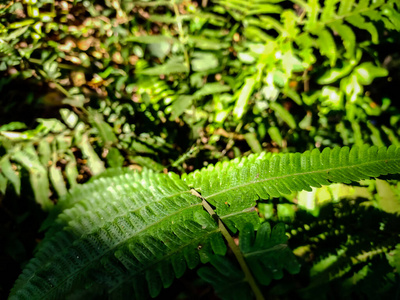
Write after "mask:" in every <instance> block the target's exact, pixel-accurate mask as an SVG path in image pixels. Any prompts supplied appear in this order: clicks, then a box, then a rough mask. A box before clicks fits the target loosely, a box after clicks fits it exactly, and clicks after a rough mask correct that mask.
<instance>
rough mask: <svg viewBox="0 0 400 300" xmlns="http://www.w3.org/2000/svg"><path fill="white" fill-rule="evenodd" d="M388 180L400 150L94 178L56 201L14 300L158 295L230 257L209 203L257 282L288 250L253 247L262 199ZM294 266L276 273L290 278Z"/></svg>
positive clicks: (264, 158) (265, 158)
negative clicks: (189, 273)
mask: <svg viewBox="0 0 400 300" xmlns="http://www.w3.org/2000/svg"><path fill="white" fill-rule="evenodd" d="M390 173H400V148H396V147H394V146H391V147H389V148H379V149H378V148H377V147H375V146H372V147H369V146H363V147H353V148H352V149H349V148H347V147H344V148H334V149H332V150H331V149H324V151H322V153H321V152H320V151H319V150H313V151H311V152H309V151H307V152H305V153H303V154H300V153H294V154H279V155H272V154H270V153H269V154H266V153H262V154H260V155H252V156H249V157H247V158H243V159H236V160H233V161H231V162H225V163H218V164H216V165H215V166H210V167H208V168H206V169H203V170H201V171H196V172H194V173H191V174H188V175H184V176H182V179H183V180H182V179H180V178H179V177H178V176H177V175H175V174H169V175H165V174H155V173H153V172H143V173H135V172H132V173H125V174H120V175H117V176H115V177H102V178H98V179H97V180H94V181H93V182H91V183H88V184H86V185H83V186H80V187H78V188H76V189H73V190H72V191H71V192H70V193H69V194H68V195H67V196H66V197H65V198H63V199H61V200H60V202H59V204H58V205H57V207H59V209H60V210H62V211H61V212H60V213H59V214H58V215H57V213H56V214H55V216H53V217H54V218H55V221H54V222H53V224H52V226H51V229H50V230H49V232H48V233H47V234H46V236H45V239H44V241H43V242H42V243H41V245H40V247H39V248H38V251H37V253H36V255H35V258H34V259H32V260H31V261H30V262H29V263H28V265H27V266H26V268H25V270H24V271H23V273H22V275H21V276H20V277H19V279H18V280H17V282H16V284H15V286H14V288H13V289H12V291H11V295H10V299H60V298H66V297H68V296H71V297H78V296H80V297H89V296H90V297H94V298H96V297H99V296H106V297H108V298H116V299H121V298H126V296H129V297H131V296H132V295H134V294H135V295H136V298H137V299H141V298H142V295H146V294H148V293H149V294H150V295H151V296H153V297H154V296H156V295H157V294H158V293H159V292H160V290H161V288H163V287H168V286H169V285H170V284H171V283H172V281H173V279H174V278H175V277H179V276H182V274H183V273H184V272H185V270H186V268H187V267H188V268H194V267H196V266H197V265H198V264H199V263H200V262H203V263H205V262H208V261H209V260H210V255H212V254H213V253H214V254H217V255H224V254H225V252H226V245H225V243H224V241H223V239H222V235H221V231H222V229H221V228H220V227H219V226H217V224H216V222H215V221H214V220H213V218H212V217H211V216H210V214H211V213H210V212H209V211H208V210H210V209H211V208H210V207H208V210H207V212H209V213H210V214H209V213H207V212H206V211H205V210H204V208H203V205H202V204H203V202H205V201H206V202H208V203H210V204H211V205H214V206H215V208H216V210H215V212H216V214H217V217H218V218H219V219H221V220H222V221H223V222H224V223H225V224H226V225H227V226H229V228H230V229H231V230H232V231H235V230H236V228H239V229H242V230H243V231H245V233H244V234H245V235H244V238H245V239H244V240H243V238H242V242H241V243H242V244H243V246H242V247H243V248H242V251H243V254H244V256H246V255H247V256H248V257H249V258H248V259H249V264H250V265H252V264H254V265H255V264H256V263H255V261H257V262H259V263H261V264H263V265H264V266H265V269H263V270H256V271H255V274H258V277H262V276H266V275H265V274H266V273H268V268H269V267H270V265H268V262H265V261H263V260H262V259H263V257H264V256H265V255H266V254H267V253H268V249H267V248H269V247H270V246H271V245H275V244H274V243H278V244H279V245H281V244H283V243H284V238H283V235H284V234H283V232H280V233H279V232H278V233H279V234H274V233H272V238H271V239H270V240H269V242H268V238H267V237H268V235H269V234H268V232H269V231H268V230H266V229H265V226H266V225H263V226H264V227H263V226H262V227H261V229H260V232H259V233H258V235H257V238H256V242H255V243H254V244H253V243H252V242H251V235H250V232H251V230H250V228H251V226H253V227H254V228H257V227H259V218H258V214H257V212H256V211H255V209H254V207H255V204H256V200H258V199H259V198H262V199H267V198H270V197H277V196H280V195H284V194H287V193H290V192H292V191H300V190H303V189H304V190H310V189H311V187H312V186H320V185H322V184H330V183H331V182H344V183H350V182H351V181H357V180H360V179H366V178H370V177H377V176H380V175H385V174H390ZM191 188H195V189H196V191H195V192H192V190H191ZM200 194H201V195H200ZM196 195H198V196H196ZM219 223H220V221H219ZM247 223H250V224H251V225H246V224H247ZM225 231H226V230H225ZM246 232H247V233H248V234H246ZM225 234H228V233H225ZM228 235H229V234H228ZM274 236H275V237H276V236H278V238H277V240H274V238H273V237H274ZM249 237H250V238H249ZM246 238H247V241H246ZM264 238H265V240H266V241H265V242H258V241H259V240H264ZM249 241H250V242H249ZM285 241H286V240H285ZM200 250H201V251H200ZM257 251H261V252H260V253H262V255H261V256H262V257H261V256H259V255H258V254H257V253H258V252H257ZM282 253H284V252H282ZM267 256H268V255H267ZM284 258H285V259H286V258H287V254H285V255H283V256H282V257H281V258H280V259H284ZM285 259H284V260H285ZM253 261H254V263H253ZM289 262H290V259H289V260H288V264H286V265H285V264H280V265H278V266H279V268H281V267H285V268H287V269H288V270H289V271H291V272H294V271H295V265H294V264H292V263H289ZM260 274H262V275H260ZM277 274H279V272H278V273H277ZM271 276H272V278H276V276H274V275H271ZM266 278H267V277H266ZM264 280H265V279H264Z"/></svg>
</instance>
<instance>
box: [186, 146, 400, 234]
mask: <svg viewBox="0 0 400 300" xmlns="http://www.w3.org/2000/svg"><path fill="white" fill-rule="evenodd" d="M399 171H400V148H396V147H395V146H390V147H389V148H384V147H382V148H378V147H376V146H372V147H370V146H367V145H364V146H362V147H357V146H355V147H353V148H351V149H350V148H348V147H343V148H339V147H337V148H333V149H330V148H326V149H324V150H323V151H322V152H320V151H319V150H318V149H314V150H313V151H311V152H310V151H306V152H305V153H303V154H300V153H289V154H278V155H272V154H270V153H268V154H266V153H262V154H260V155H250V156H249V157H247V158H242V159H235V160H233V161H230V162H223V163H217V164H216V165H215V166H208V167H207V168H204V169H202V170H201V171H195V172H193V173H190V174H184V175H183V177H182V178H183V180H184V181H185V182H186V183H187V184H188V185H189V186H190V187H192V188H195V189H196V190H198V191H199V192H200V193H201V194H202V196H203V197H204V198H205V199H206V200H207V201H208V202H209V203H211V204H212V205H214V206H215V207H216V213H217V215H218V216H219V217H220V218H221V219H222V220H223V221H224V222H225V223H226V225H227V226H228V227H229V228H230V229H231V230H234V231H235V227H236V228H238V229H240V228H241V226H242V225H243V223H240V222H239V221H238V220H239V219H241V218H242V217H243V215H249V216H251V215H252V214H253V215H254V214H255V215H256V212H254V211H253V212H252V211H251V208H252V207H254V206H255V204H256V200H258V199H260V198H261V199H268V198H271V197H279V196H281V195H285V194H290V193H291V192H295V191H301V190H307V191H311V187H321V185H328V184H330V183H332V182H341V183H351V181H359V180H361V179H367V178H371V177H378V176H380V175H386V174H393V173H397V172H399ZM247 221H249V220H247ZM250 223H253V225H256V224H257V223H256V222H255V221H254V222H250Z"/></svg>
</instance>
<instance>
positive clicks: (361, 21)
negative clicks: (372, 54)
mask: <svg viewBox="0 0 400 300" xmlns="http://www.w3.org/2000/svg"><path fill="white" fill-rule="evenodd" d="M346 21H347V22H349V23H350V24H351V25H353V26H354V27H357V28H360V29H364V30H367V31H368V32H369V33H370V34H371V40H372V42H373V43H374V44H377V43H378V41H379V36H378V30H377V29H376V27H375V26H374V25H373V24H372V23H370V22H367V21H366V20H365V18H364V17H363V16H361V15H353V16H350V17H347V18H346Z"/></svg>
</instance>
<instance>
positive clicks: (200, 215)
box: [10, 173, 226, 299]
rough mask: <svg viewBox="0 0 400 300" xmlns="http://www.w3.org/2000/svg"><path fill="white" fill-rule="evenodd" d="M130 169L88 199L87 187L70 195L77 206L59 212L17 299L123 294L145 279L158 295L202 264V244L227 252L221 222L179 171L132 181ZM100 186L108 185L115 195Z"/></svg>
mask: <svg viewBox="0 0 400 300" xmlns="http://www.w3.org/2000/svg"><path fill="white" fill-rule="evenodd" d="M126 175H127V174H125V175H122V176H117V177H116V178H101V179H98V180H97V181H95V182H93V183H91V184H88V186H89V187H88V188H87V189H86V192H88V193H89V190H91V193H92V195H94V197H89V196H88V197H85V198H86V201H82V198H80V196H81V194H80V193H79V192H78V191H79V190H80V189H76V190H75V192H73V193H71V195H70V196H69V199H66V200H65V201H66V202H68V205H71V203H75V205H74V206H73V207H71V208H68V209H65V210H64V211H63V212H62V213H61V214H60V215H59V216H58V218H57V220H56V224H57V225H56V226H55V227H54V228H57V232H54V231H50V232H51V234H49V235H48V236H46V239H45V240H44V241H43V245H41V247H40V248H39V251H38V252H37V255H36V257H35V259H33V260H32V261H31V262H30V263H29V264H28V265H27V267H26V269H25V270H24V272H23V274H22V275H21V276H20V278H19V279H18V280H17V282H16V285H15V287H14V289H13V290H12V292H11V296H10V299H60V298H65V296H66V295H72V294H73V293H78V292H84V291H85V290H87V289H88V290H91V289H95V290H98V292H99V294H98V295H97V296H99V295H102V294H104V293H108V294H109V297H114V296H115V297H117V298H118V297H122V295H121V294H120V293H121V292H126V293H127V295H133V294H134V293H139V294H140V290H139V287H141V289H143V288H145V287H146V285H143V284H142V283H141V279H142V277H143V278H146V282H147V286H148V287H147V289H148V292H147V291H146V292H145V293H144V294H147V293H150V295H151V296H153V297H154V296H156V295H157V294H158V293H159V291H160V290H161V288H162V287H168V286H169V285H170V284H171V283H172V281H173V279H174V278H175V277H179V276H182V274H183V273H184V272H185V270H186V267H189V268H194V267H195V266H196V265H197V264H198V263H199V262H200V256H199V253H198V248H201V249H203V251H205V250H208V251H210V252H212V251H213V252H215V253H218V254H220V255H223V254H224V253H225V251H226V247H225V244H224V242H223V240H222V237H221V235H220V232H219V229H218V227H217V226H216V224H215V222H214V221H213V220H212V219H211V217H210V215H208V214H207V213H206V212H205V211H204V210H203V209H202V205H201V200H200V199H199V198H198V197H195V196H193V195H191V194H190V190H189V188H188V187H187V186H186V185H185V184H184V183H183V182H182V181H180V180H179V179H178V178H177V177H176V176H175V177H174V176H171V177H168V176H165V175H163V174H153V173H148V174H147V175H146V176H147V177H146V176H139V178H138V179H139V180H138V181H134V182H133V181H125V180H128V179H130V178H129V176H126ZM129 175H131V176H138V175H137V174H136V175H135V174H129ZM124 179H125V180H124ZM115 183H118V184H119V185H117V186H120V187H122V186H124V188H126V189H129V193H126V192H127V191H123V192H121V190H120V189H119V188H117V187H115V186H112V184H115ZM126 185H128V186H126ZM94 187H98V188H99V189H100V192H103V193H104V192H105V191H107V190H108V194H107V193H106V197H108V199H106V198H103V197H100V195H99V194H98V196H96V193H98V192H99V191H95V190H93V188H94ZM83 190H85V189H83ZM81 192H82V190H81ZM82 194H84V193H83V192H82ZM74 195H75V196H74ZM85 198H84V199H85ZM61 229H62V230H61ZM133 285H135V286H137V288H136V289H135V291H133V290H132V287H133ZM145 289H146V288H145ZM125 296H126V295H125ZM120 299H121V298H120Z"/></svg>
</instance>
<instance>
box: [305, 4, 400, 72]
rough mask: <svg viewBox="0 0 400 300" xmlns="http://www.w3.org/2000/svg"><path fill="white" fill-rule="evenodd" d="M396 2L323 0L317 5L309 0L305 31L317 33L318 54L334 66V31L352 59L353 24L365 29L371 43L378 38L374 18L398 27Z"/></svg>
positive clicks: (389, 25)
mask: <svg viewBox="0 0 400 300" xmlns="http://www.w3.org/2000/svg"><path fill="white" fill-rule="evenodd" d="M395 2H396V1H393V0H390V1H383V0H379V1H370V0H361V1H359V2H358V3H357V2H356V1H355V0H344V1H338V0H325V2H324V5H323V6H320V5H319V2H318V1H317V0H310V1H309V5H307V6H305V7H304V8H305V10H306V12H307V16H308V18H307V19H306V21H305V31H306V32H311V33H312V34H314V35H317V36H318V38H317V39H316V45H317V46H318V47H319V48H320V51H321V54H324V55H326V56H327V57H328V58H329V60H330V62H331V66H334V65H335V63H336V59H337V51H336V44H335V42H334V38H333V35H335V34H338V35H339V36H340V37H341V38H342V40H343V44H344V46H345V49H346V55H345V57H346V58H349V59H353V58H354V57H355V52H354V49H355V47H356V36H355V33H354V31H353V29H352V27H354V28H358V29H361V30H365V31H367V32H368V33H369V34H370V35H371V41H372V42H373V43H374V44H376V43H378V40H379V33H378V29H377V26H376V25H377V22H379V21H381V22H383V24H384V26H385V28H386V29H388V30H397V31H400V14H399V12H398V9H397V10H396V8H395ZM350 25H351V26H350Z"/></svg>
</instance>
